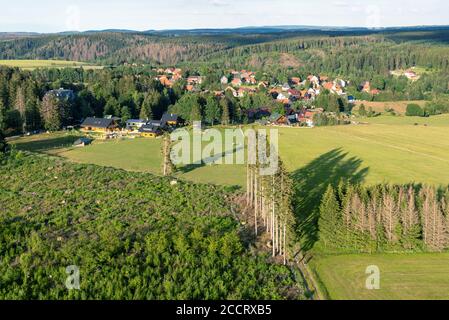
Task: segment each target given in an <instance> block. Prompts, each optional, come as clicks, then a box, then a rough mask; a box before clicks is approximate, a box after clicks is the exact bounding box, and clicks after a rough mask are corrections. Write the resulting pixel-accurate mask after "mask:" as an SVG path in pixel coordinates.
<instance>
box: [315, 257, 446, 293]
mask: <svg viewBox="0 0 449 320" xmlns="http://www.w3.org/2000/svg"><path fill="white" fill-rule="evenodd" d="M448 261H449V253H440V254H410V255H400V254H379V255H339V256H324V257H317V258H314V259H312V260H311V262H310V263H309V266H310V267H311V268H312V270H314V273H315V274H318V281H319V282H320V283H321V287H322V288H323V289H324V291H326V292H327V295H328V298H330V299H334V300H347V299H349V300H421V299H425V300H434V299H435V300H447V299H449V277H448V274H449V263H448ZM371 265H375V266H378V267H379V269H380V290H368V289H366V279H367V277H368V275H367V274H365V271H366V268H367V267H368V266H371Z"/></svg>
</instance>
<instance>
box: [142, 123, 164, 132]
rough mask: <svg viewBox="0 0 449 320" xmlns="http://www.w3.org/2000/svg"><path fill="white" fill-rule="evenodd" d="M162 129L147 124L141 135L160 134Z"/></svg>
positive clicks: (143, 127)
mask: <svg viewBox="0 0 449 320" xmlns="http://www.w3.org/2000/svg"><path fill="white" fill-rule="evenodd" d="M159 131H160V128H159V127H157V126H154V125H152V124H146V125H144V126H142V127H141V128H140V129H139V132H141V133H158V132H159Z"/></svg>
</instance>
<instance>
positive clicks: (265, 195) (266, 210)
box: [246, 135, 295, 264]
mask: <svg viewBox="0 0 449 320" xmlns="http://www.w3.org/2000/svg"><path fill="white" fill-rule="evenodd" d="M256 136H257V137H258V138H260V137H259V135H256ZM258 138H256V141H257V140H259V139H258ZM256 145H257V146H259V147H262V145H261V144H260V143H259V142H257V143H256ZM268 148H270V147H269V146H268ZM249 149H250V148H249ZM256 149H257V147H256V148H255V149H253V150H249V151H248V152H251V153H252V154H251V155H250V157H253V160H254V164H251V163H249V162H248V164H247V193H246V203H247V208H248V209H250V210H252V211H253V212H254V228H255V235H256V236H258V235H259V234H260V232H261V231H265V232H266V233H267V234H268V235H269V236H270V239H271V247H272V248H271V249H272V256H273V257H276V256H280V257H282V258H283V261H284V264H286V263H287V260H288V259H289V256H291V255H290V254H291V250H290V249H291V248H292V243H293V240H294V239H295V237H294V223H295V218H294V214H293V208H292V196H293V183H292V181H291V178H290V176H289V174H288V172H287V170H286V169H285V167H284V165H283V163H282V161H281V160H280V158H279V159H278V168H277V169H276V170H275V172H272V173H271V174H268V175H267V174H262V172H263V171H264V170H266V169H267V167H266V164H265V161H263V160H262V159H261V157H260V154H259V153H258V151H256ZM272 152H276V150H275V149H273V148H271V150H270V153H272ZM260 224H262V225H260Z"/></svg>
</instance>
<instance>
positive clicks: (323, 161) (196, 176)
mask: <svg viewBox="0 0 449 320" xmlns="http://www.w3.org/2000/svg"><path fill="white" fill-rule="evenodd" d="M362 121H366V122H369V124H366V125H358V126H338V127H323V128H314V129H299V128H280V129H279V132H280V152H281V156H282V158H283V160H284V162H285V164H286V166H287V168H288V169H289V170H290V171H291V172H293V173H294V175H295V177H296V178H297V179H298V180H302V181H304V183H305V184H306V185H307V184H310V185H313V186H314V187H316V188H318V186H326V187H327V184H328V183H329V182H331V183H337V182H338V181H339V180H340V179H352V180H353V181H354V182H360V183H367V184H376V183H382V182H391V183H410V182H418V183H428V184H433V185H447V184H448V183H449V140H447V139H445V138H444V137H448V136H449V116H448V115H443V116H436V117H431V118H414V117H393V116H382V117H378V118H367V119H363V120H362ZM415 123H420V125H417V126H415V125H414V124H415ZM424 124H427V126H424ZM64 139H67V138H64V136H62V137H61V134H59V135H58V134H56V135H46V134H44V135H39V136H34V137H26V138H21V139H19V140H17V141H15V142H13V143H15V144H17V145H18V146H19V148H22V149H24V150H31V151H38V152H46V153H51V154H54V155H58V156H62V157H65V158H68V159H70V160H73V161H76V162H83V163H94V164H98V165H104V166H111V167H117V168H122V169H126V170H131V171H144V172H151V173H160V171H161V168H160V166H161V159H160V139H155V140H153V139H135V140H125V141H110V142H104V143H103V142H95V143H94V144H93V145H92V146H89V147H87V148H81V149H73V148H66V147H70V145H71V143H73V139H72V140H70V139H69V140H68V141H66V140H64ZM178 174H179V176H180V177H184V178H186V179H188V180H192V181H196V182H206V183H215V184H225V185H240V186H242V187H243V186H244V185H245V179H246V177H245V166H239V165H213V166H188V167H184V168H181V170H180V172H179V173H178Z"/></svg>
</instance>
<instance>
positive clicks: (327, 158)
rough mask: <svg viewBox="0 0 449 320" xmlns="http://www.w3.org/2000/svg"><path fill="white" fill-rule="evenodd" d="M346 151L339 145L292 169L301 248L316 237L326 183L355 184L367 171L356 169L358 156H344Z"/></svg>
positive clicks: (316, 239)
mask: <svg viewBox="0 0 449 320" xmlns="http://www.w3.org/2000/svg"><path fill="white" fill-rule="evenodd" d="M347 155H348V153H345V152H343V150H342V149H334V150H332V151H329V152H328V153H325V154H323V155H321V156H320V157H318V158H316V159H315V160H313V161H312V162H310V163H309V164H308V165H306V166H305V167H303V168H301V169H299V170H297V171H295V172H294V173H293V181H294V210H295V215H296V220H297V222H298V232H299V235H300V238H301V244H302V249H303V250H305V251H308V250H310V249H312V248H313V246H314V244H315V243H316V242H317V241H318V231H319V230H318V218H319V212H318V209H319V207H320V204H321V200H322V197H323V195H324V193H325V192H326V189H327V188H328V186H329V185H332V186H333V187H337V186H338V184H339V183H340V181H343V182H349V183H352V184H359V183H362V182H363V181H364V179H365V177H366V175H367V174H368V171H369V168H364V169H360V167H361V165H362V162H363V161H362V160H361V159H359V158H356V157H352V158H348V159H346V157H347Z"/></svg>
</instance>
